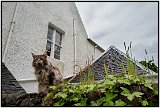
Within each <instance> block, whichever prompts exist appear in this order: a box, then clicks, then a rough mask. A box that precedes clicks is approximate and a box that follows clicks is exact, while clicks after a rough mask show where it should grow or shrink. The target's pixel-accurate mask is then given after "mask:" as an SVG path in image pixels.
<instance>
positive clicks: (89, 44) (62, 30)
mask: <svg viewBox="0 0 160 108" xmlns="http://www.w3.org/2000/svg"><path fill="white" fill-rule="evenodd" d="M45 50H47V51H48V55H49V56H50V57H51V58H52V61H53V62H54V64H55V65H56V66H58V67H59V68H60V70H61V72H62V73H63V76H64V77H67V76H70V75H73V73H74V72H78V71H79V68H78V67H76V66H75V64H76V65H79V66H81V67H82V68H83V67H84V66H85V64H86V60H88V58H89V60H91V61H92V60H94V59H95V58H97V57H98V56H99V55H100V54H102V52H103V51H104V49H103V48H101V47H100V46H99V45H97V44H96V43H95V42H94V41H92V40H91V39H89V38H88V35H87V32H86V30H85V28H84V25H83V22H82V20H81V17H80V14H79V12H78V9H77V7H76V5H75V3H74V2H2V61H3V62H4V64H5V65H6V66H7V68H8V69H9V70H10V71H11V72H12V74H13V75H14V77H15V78H16V79H17V80H18V82H19V83H20V85H21V86H22V87H23V88H24V89H25V90H26V92H37V85H38V84H37V80H36V77H35V75H34V69H33V67H32V55H31V53H35V54H42V53H43V52H44V51H45Z"/></svg>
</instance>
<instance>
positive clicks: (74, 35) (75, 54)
mask: <svg viewBox="0 0 160 108" xmlns="http://www.w3.org/2000/svg"><path fill="white" fill-rule="evenodd" d="M75 20H76V19H73V37H74V73H76V64H77V63H76V59H77V58H76V56H77V52H76V34H75ZM74 73H73V74H74Z"/></svg>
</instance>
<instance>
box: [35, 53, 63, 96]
mask: <svg viewBox="0 0 160 108" xmlns="http://www.w3.org/2000/svg"><path fill="white" fill-rule="evenodd" d="M32 57H33V62H32V66H33V67H34V69H35V75H36V77H37V79H38V92H39V93H44V94H47V93H48V91H49V89H48V86H49V85H58V84H63V76H62V74H61V72H60V70H59V69H58V68H57V67H55V66H53V65H52V63H51V62H50V61H49V57H48V56H47V53H46V52H45V53H44V54H42V55H35V54H33V53H32Z"/></svg>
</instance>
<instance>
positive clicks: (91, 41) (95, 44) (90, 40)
mask: <svg viewBox="0 0 160 108" xmlns="http://www.w3.org/2000/svg"><path fill="white" fill-rule="evenodd" d="M87 40H88V41H89V42H90V43H91V44H92V45H93V46H97V48H98V49H99V50H100V51H102V52H104V51H105V50H104V49H103V48H102V47H101V46H99V45H98V44H97V43H95V42H94V41H93V40H92V39H90V38H88V39H87Z"/></svg>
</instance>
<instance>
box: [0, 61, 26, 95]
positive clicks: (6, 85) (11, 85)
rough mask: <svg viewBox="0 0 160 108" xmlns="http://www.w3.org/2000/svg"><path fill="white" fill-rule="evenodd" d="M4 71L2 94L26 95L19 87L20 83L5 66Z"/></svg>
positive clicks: (3, 65)
mask: <svg viewBox="0 0 160 108" xmlns="http://www.w3.org/2000/svg"><path fill="white" fill-rule="evenodd" d="M1 69H2V70H1V71H2V80H1V85H2V94H10V93H25V92H26V91H25V90H24V89H23V88H22V87H21V86H20V85H19V83H18V81H17V80H16V79H15V77H14V76H13V75H12V74H11V72H10V71H9V70H8V68H7V67H6V66H5V64H4V63H3V62H2V64H1Z"/></svg>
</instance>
